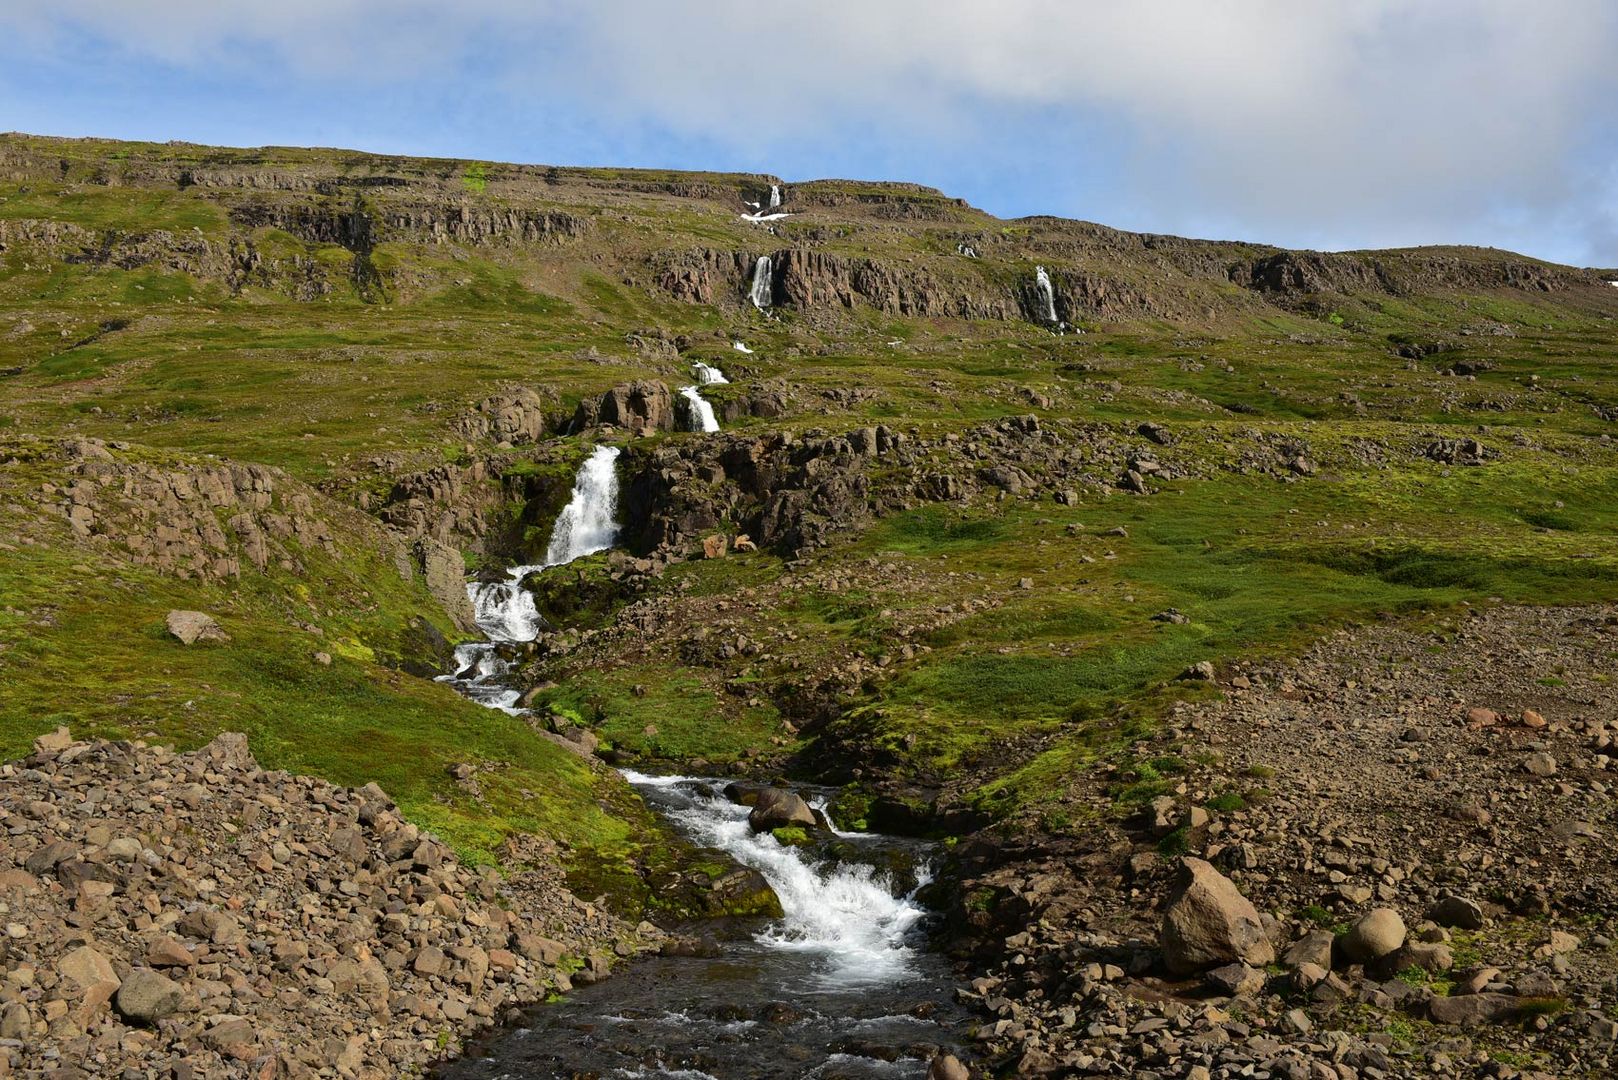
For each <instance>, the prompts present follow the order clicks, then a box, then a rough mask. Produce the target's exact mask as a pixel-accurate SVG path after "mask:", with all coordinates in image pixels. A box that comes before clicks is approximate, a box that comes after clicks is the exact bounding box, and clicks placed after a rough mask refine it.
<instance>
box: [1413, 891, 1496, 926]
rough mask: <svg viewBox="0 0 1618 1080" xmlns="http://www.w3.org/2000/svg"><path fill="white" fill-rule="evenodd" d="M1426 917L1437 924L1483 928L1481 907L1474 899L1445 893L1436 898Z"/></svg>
mask: <svg viewBox="0 0 1618 1080" xmlns="http://www.w3.org/2000/svg"><path fill="white" fill-rule="evenodd" d="M1427 917H1428V918H1429V919H1431V920H1433V922H1435V923H1437V924H1438V925H1439V926H1455V927H1459V928H1460V929H1462V930H1481V929H1483V909H1482V908H1481V907H1479V906H1478V904H1477V902H1476V901H1474V900H1468V899H1467V898H1466V897H1464V896H1455V895H1454V894H1447V895H1445V896H1441V897H1439V899H1438V903H1436V904H1434V905H1433V906H1432V907H1431V908H1430V909H1429V910H1428V912H1427Z"/></svg>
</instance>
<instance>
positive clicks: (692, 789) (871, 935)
mask: <svg viewBox="0 0 1618 1080" xmlns="http://www.w3.org/2000/svg"><path fill="white" fill-rule="evenodd" d="M624 777H625V779H627V780H628V781H629V782H630V783H631V784H634V785H635V786H637V787H640V788H644V789H647V790H652V791H661V792H662V793H663V794H664V798H661V799H659V800H658V805H659V807H660V808H661V809H662V810H663V812H664V814H665V815H666V816H667V817H668V818H669V819H670V820H671V821H673V822H674V823H675V825H676V826H678V827H679V828H680V829H682V830H683V831H684V832H685V833H686V834H687V835H688V836H689V837H690V838H691V839H692V840H694V841H695V842H696V843H698V844H701V845H705V846H708V847H716V848H719V849H721V850H722V851H724V852H726V853H727V854H729V855H730V856H731V858H733V859H735V860H736V861H737V862H739V863H741V864H742V865H744V866H750V867H752V868H753V869H755V870H757V871H759V872H760V873H761V874H763V875H764V877H765V878H766V880H768V881H769V883H770V886H771V887H772V888H773V889H775V892H776V895H777V896H778V897H780V899H781V908H782V910H783V911H784V912H785V917H784V918H782V919H779V920H777V921H775V922H773V923H772V924H771V925H770V926H769V927H767V928H766V929H764V930H762V931H761V932H760V933H759V935H758V937H757V940H758V942H759V943H760V944H761V945H764V946H766V947H768V948H771V949H779V950H783V951H792V952H800V953H808V954H811V955H812V956H813V957H814V958H815V960H816V961H817V963H816V968H815V970H816V975H817V979H818V981H819V983H820V988H821V989H827V990H846V989H849V988H851V987H859V986H870V985H886V984H890V983H894V982H898V981H900V980H903V979H904V978H906V977H907V976H909V975H910V974H911V964H912V961H913V960H914V958H915V946H914V944H913V942H912V940H911V938H912V931H913V930H915V928H916V926H917V924H918V923H919V922H920V921H921V920H922V918H923V917H924V916H925V914H926V912H925V910H924V909H923V908H922V907H921V906H920V905H919V904H917V903H916V902H915V900H914V898H913V895H907V896H894V895H893V893H892V891H891V890H890V889H889V887H888V885H887V884H886V883H885V882H884V881H882V880H880V879H879V878H878V877H877V875H876V873H875V871H873V870H872V868H871V867H869V866H865V865H863V864H855V863H844V864H842V865H838V866H833V867H829V868H825V867H816V866H813V865H811V864H810V863H809V862H807V861H806V860H805V858H804V856H803V854H802V853H801V851H800V850H799V849H798V848H796V847H792V846H789V845H784V844H782V843H780V842H779V841H777V840H776V839H775V837H773V836H771V835H770V834H769V833H755V832H753V830H752V828H751V827H750V826H749V825H748V824H747V815H748V808H747V807H745V806H738V805H736V804H734V803H732V802H730V801H729V800H728V799H725V798H723V797H720V796H717V795H714V794H711V793H710V791H709V787H708V784H707V783H706V782H705V781H701V780H695V779H692V778H690V777H654V776H647V775H645V774H642V773H637V772H634V771H632V770H626V771H625V772H624ZM923 884H925V880H924V881H923Z"/></svg>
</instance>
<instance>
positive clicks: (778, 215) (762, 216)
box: [742, 210, 792, 231]
mask: <svg viewBox="0 0 1618 1080" xmlns="http://www.w3.org/2000/svg"><path fill="white" fill-rule="evenodd" d="M791 216H792V215H791V214H789V213H787V212H786V211H785V210H777V211H775V212H774V213H765V212H764V211H762V210H760V211H759V212H758V213H756V214H743V215H742V220H743V221H751V222H752V223H753V224H755V225H760V224H763V223H764V222H766V221H780V220H781V219H783V218H789V217H791ZM772 231H773V230H772Z"/></svg>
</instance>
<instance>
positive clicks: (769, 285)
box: [747, 255, 775, 311]
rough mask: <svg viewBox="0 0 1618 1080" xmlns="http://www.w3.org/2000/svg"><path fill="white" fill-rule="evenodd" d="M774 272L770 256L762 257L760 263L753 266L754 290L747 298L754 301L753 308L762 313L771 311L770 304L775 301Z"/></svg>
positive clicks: (759, 259)
mask: <svg viewBox="0 0 1618 1080" xmlns="http://www.w3.org/2000/svg"><path fill="white" fill-rule="evenodd" d="M773 272H774V271H773V267H772V266H771V263H770V257H769V256H768V255H760V256H759V257H758V262H756V263H754V264H753V288H752V290H751V291H750V292H749V293H748V296H747V298H748V299H749V300H751V301H753V306H754V307H756V308H758V309H759V310H760V311H768V310H770V304H771V303H773V302H774V300H775V278H774V277H773V276H772V274H773Z"/></svg>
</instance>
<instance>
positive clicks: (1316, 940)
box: [1281, 930, 1337, 971]
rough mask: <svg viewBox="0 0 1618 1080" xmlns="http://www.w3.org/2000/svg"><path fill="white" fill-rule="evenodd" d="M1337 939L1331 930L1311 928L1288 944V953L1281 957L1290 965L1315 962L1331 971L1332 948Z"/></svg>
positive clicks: (1300, 965)
mask: <svg viewBox="0 0 1618 1080" xmlns="http://www.w3.org/2000/svg"><path fill="white" fill-rule="evenodd" d="M1336 940H1337V935H1335V934H1333V933H1332V932H1331V931H1330V930H1311V931H1309V932H1308V933H1307V934H1305V935H1303V937H1301V938H1299V939H1298V940H1297V941H1294V942H1293V943H1292V944H1291V945H1289V946H1287V951H1286V954H1285V955H1284V956H1283V957H1282V958H1281V959H1282V962H1283V963H1285V964H1286V965H1287V966H1288V967H1302V966H1303V965H1304V964H1314V965H1316V966H1317V967H1321V968H1325V969H1326V970H1328V971H1330V970H1331V949H1332V945H1333V944H1334V943H1335V942H1336Z"/></svg>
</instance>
